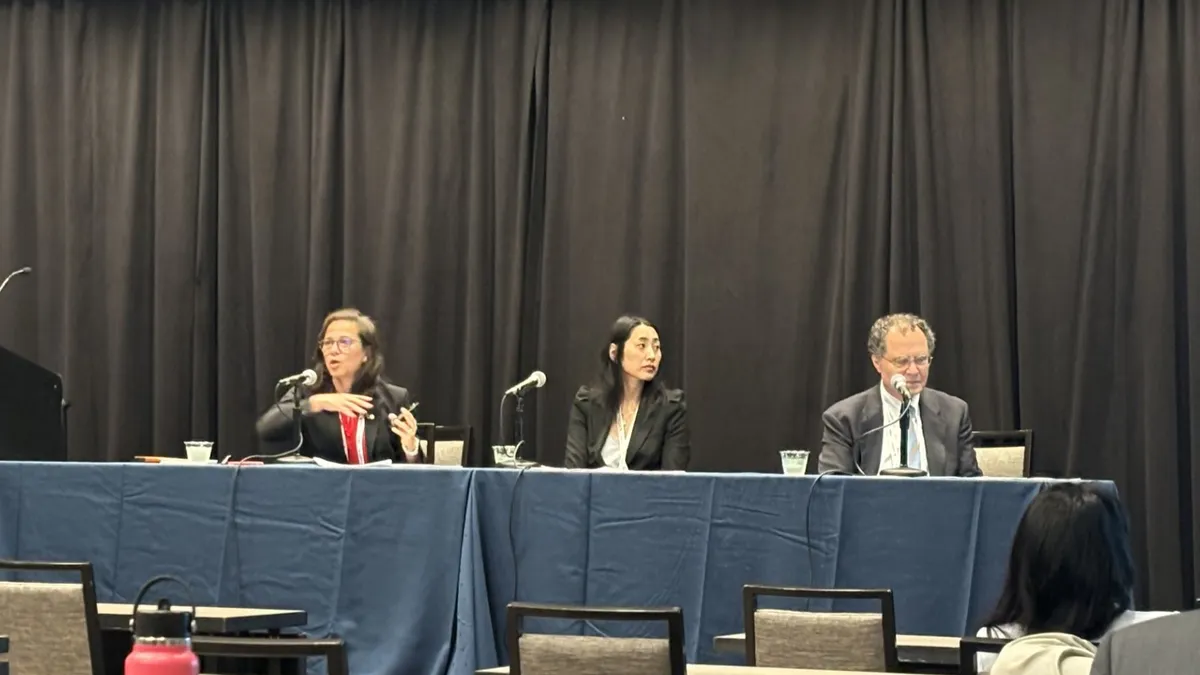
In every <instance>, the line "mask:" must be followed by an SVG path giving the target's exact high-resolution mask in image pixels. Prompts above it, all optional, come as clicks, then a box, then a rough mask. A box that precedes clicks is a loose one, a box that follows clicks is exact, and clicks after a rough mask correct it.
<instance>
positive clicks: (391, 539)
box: [0, 462, 1041, 675]
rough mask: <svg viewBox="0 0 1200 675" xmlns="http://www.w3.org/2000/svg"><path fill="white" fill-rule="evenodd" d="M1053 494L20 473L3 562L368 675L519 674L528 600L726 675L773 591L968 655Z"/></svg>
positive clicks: (212, 469) (1004, 488) (466, 473)
mask: <svg viewBox="0 0 1200 675" xmlns="http://www.w3.org/2000/svg"><path fill="white" fill-rule="evenodd" d="M1040 485H1041V482H1039V481H1021V480H988V479H978V480H960V479H912V480H910V479H894V478H892V479H887V478H842V477H834V476H826V477H823V478H822V479H821V480H820V482H819V483H816V488H815V489H816V493H815V494H814V495H812V500H811V508H812V513H811V515H810V518H809V520H810V522H808V523H806V519H805V508H806V506H807V505H808V504H809V497H810V492H812V490H813V489H814V478H812V477H784V476H779V475H775V476H768V475H752V474H679V475H662V474H658V475H655V474H614V473H596V472H565V471H552V470H551V471H546V470H527V471H524V472H517V471H511V470H495V469H481V470H463V469H437V468H429V467H420V468H416V467H407V468H353V469H352V468H336V469H328V468H318V467H311V466H285V467H245V468H240V469H237V468H233V467H219V466H195V467H193V466H176V465H141V464H80V463H63V464H36V463H15V462H0V557H3V558H17V559H26V560H76V561H78V560H90V561H91V562H92V563H93V564H94V565H95V568H96V577H97V591H98V594H99V598H100V600H101V601H118V602H120V601H124V602H128V601H131V600H132V599H133V596H134V595H135V594H136V592H137V590H138V588H139V586H140V585H141V583H142V582H143V581H145V580H146V579H147V578H149V577H151V576H154V575H157V574H164V573H165V574H175V575H178V576H180V577H182V578H184V579H186V580H187V581H188V582H189V583H191V584H192V587H193V590H194V591H195V594H196V602H198V603H201V604H214V605H227V606H229V605H232V606H249V607H281V608H289V609H291V608H298V609H304V610H306V611H307V612H308V617H309V623H308V625H307V626H306V627H305V629H306V630H307V631H308V632H310V633H312V634H314V635H327V634H330V633H336V634H338V635H341V636H343V637H345V638H346V640H347V643H348V644H349V646H350V662H351V670H352V672H354V673H356V674H357V675H399V674H408V673H414V674H422V675H433V674H438V675H441V674H442V673H447V672H449V673H452V674H453V675H469V674H470V673H472V672H474V670H475V669H476V668H477V667H478V668H482V667H489V666H493V665H497V664H498V663H503V662H506V660H505V659H506V650H505V648H504V640H503V635H504V629H505V618H504V610H505V606H506V605H507V603H508V602H509V601H511V600H513V599H514V598H516V599H520V600H532V601H547V602H559V603H584V602H586V603H589V604H599V605H626V606H645V605H678V606H680V607H682V608H683V609H684V611H685V622H686V626H687V642H688V657H689V659H691V660H693V661H701V662H704V661H719V660H720V658H721V657H718V656H717V655H716V654H714V653H713V651H712V638H713V636H715V635H718V634H721V633H732V632H741V631H742V629H743V627H742V619H741V587H742V585H743V584H745V583H753V582H757V583H768V584H788V585H810V584H811V585H815V586H838V587H844V588H849V587H859V588H863V587H874V588H878V587H890V588H892V589H894V591H895V595H896V603H897V624H898V629H899V630H900V631H901V632H904V633H928V634H942V635H959V634H963V633H964V632H965V631H966V630H968V629H969V628H973V627H974V625H975V623H976V622H978V620H979V619H980V618H981V616H982V614H983V613H984V612H986V611H987V609H988V605H989V604H990V603H991V601H992V600H993V598H994V597H995V594H996V592H997V591H998V588H999V585H1000V583H1001V581H1002V576H1003V570H1004V565H1005V561H1006V557H1007V552H1008V545H1009V541H1010V540H1011V538H1012V533H1013V531H1014V529H1015V527H1016V523H1017V521H1018V519H1019V518H1020V514H1021V512H1022V510H1023V509H1024V506H1025V504H1026V503H1027V502H1028V501H1029V500H1030V499H1031V498H1032V497H1033V495H1034V493H1036V491H1037V490H1038V489H1039V486H1040ZM510 514H511V516H512V517H511V519H510ZM810 543H811V545H812V551H811V559H812V566H811V568H810V564H809V559H810V557H809V556H810V551H809V548H808V547H809V544H810ZM514 554H515V555H514ZM514 559H515V560H516V564H514ZM534 628H535V629H536V628H538V626H534ZM542 628H551V629H554V630H569V631H573V632H585V631H586V632H589V633H597V632H604V633H606V634H624V635H629V634H636V631H637V630H638V628H637V627H634V626H593V625H589V626H560V625H555V626H546V625H543V626H542ZM323 670H324V669H323V668H310V672H314V673H316V672H323Z"/></svg>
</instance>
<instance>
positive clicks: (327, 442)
mask: <svg viewBox="0 0 1200 675" xmlns="http://www.w3.org/2000/svg"><path fill="white" fill-rule="evenodd" d="M314 360H315V361H316V365H314V366H313V370H315V371H316V372H317V382H316V384H315V385H313V387H312V389H311V390H304V389H300V390H299V391H300V392H301V395H300V400H299V402H297V401H296V400H295V398H294V396H293V395H292V394H290V393H289V394H288V395H286V396H284V397H283V399H282V400H281V401H280V402H279V404H278V405H272V406H271V407H270V408H269V409H268V410H267V411H266V412H265V413H263V416H262V417H261V418H259V420H258V436H259V438H261V439H262V440H264V441H270V442H281V441H283V442H287V441H290V442H293V443H294V442H295V440H294V438H295V432H294V431H293V427H294V424H293V421H292V415H293V413H294V411H295V409H296V406H297V405H298V406H299V407H300V414H301V417H300V424H301V430H302V431H303V436H304V440H303V443H302V444H301V446H300V454H302V455H306V456H309V457H320V458H321V459H326V460H329V461H331V462H341V463H343V464H366V463H369V462H378V461H381V460H385V459H391V460H395V461H402V462H420V461H421V454H420V450H419V447H418V445H417V437H416V436H417V420H416V419H415V418H414V417H413V415H412V413H411V412H409V410H408V406H409V405H411V401H410V399H409V395H408V390H407V389H405V388H404V387H397V386H396V385H394V384H391V383H389V382H387V381H385V380H384V378H383V376H382V372H383V355H382V354H381V353H380V351H379V340H378V338H377V336H376V332H375V322H374V321H372V320H371V317H369V316H367V315H365V314H363V313H362V312H359V311H358V310H357V309H340V310H338V311H336V312H333V313H332V314H330V315H329V316H327V317H325V321H324V323H323V324H322V325H321V332H320V334H319V335H318V336H317V351H316V354H315V356H314Z"/></svg>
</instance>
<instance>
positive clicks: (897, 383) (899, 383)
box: [890, 373, 912, 397]
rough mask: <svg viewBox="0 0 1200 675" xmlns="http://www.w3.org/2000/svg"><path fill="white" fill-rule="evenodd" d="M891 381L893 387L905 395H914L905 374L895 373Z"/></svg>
mask: <svg viewBox="0 0 1200 675" xmlns="http://www.w3.org/2000/svg"><path fill="white" fill-rule="evenodd" d="M890 382H891V385H892V389H895V390H896V391H898V392H900V393H901V394H902V395H903V396H905V397H908V396H912V394H911V393H909V391H908V381H907V380H905V379H904V376H903V375H900V374H899V373H897V374H896V375H893V376H892V379H891V380H890Z"/></svg>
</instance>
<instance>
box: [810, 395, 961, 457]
mask: <svg viewBox="0 0 1200 675" xmlns="http://www.w3.org/2000/svg"><path fill="white" fill-rule="evenodd" d="M920 415H921V426H922V430H923V431H924V434H925V457H926V461H927V462H928V464H929V465H928V466H927V467H925V470H926V471H928V472H929V475H930V476H981V475H983V472H981V471H980V470H979V463H978V462H977V461H976V459H975V440H974V438H973V437H972V435H971V415H970V411H969V410H968V408H967V403H966V401H964V400H962V399H961V398H957V397H954V396H951V395H949V394H946V393H944V392H940V391H938V390H936V389H928V388H926V389H925V390H924V391H922V392H921V403H920ZM822 419H823V421H824V423H825V434H824V436H823V437H822V439H821V456H820V459H819V461H818V463H817V466H818V470H819V471H821V472H825V471H830V470H834V469H836V470H838V471H844V472H846V473H851V474H856V473H865V474H867V475H868V476H874V475H875V474H877V473H879V463H880V461H882V459H883V432H882V431H875V432H874V433H872V434H870V435H869V436H865V437H864V434H865V433H866V432H868V431H871V430H873V429H877V428H878V427H880V426H882V425H883V402H882V401H881V400H880V398H879V385H875V386H874V387H871V388H870V389H868V390H866V391H864V392H860V393H858V394H855V395H854V396H851V397H850V398H846V399H842V400H841V401H838V402H837V403H834V404H833V405H831V406H829V409H828V410H826V411H825V414H824V415H823V417H822ZM855 464H857V465H858V466H857V467H856V466H855ZM858 467H861V468H862V470H861V471H859V468H858Z"/></svg>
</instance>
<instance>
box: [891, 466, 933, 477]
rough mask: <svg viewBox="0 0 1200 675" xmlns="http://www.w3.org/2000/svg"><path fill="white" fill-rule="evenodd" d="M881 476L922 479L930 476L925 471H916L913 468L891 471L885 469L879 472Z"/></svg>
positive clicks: (897, 468) (907, 467) (899, 468)
mask: <svg viewBox="0 0 1200 675" xmlns="http://www.w3.org/2000/svg"><path fill="white" fill-rule="evenodd" d="M879 475H880V476H896V477H899V478H920V477H921V476H928V475H929V473H928V472H927V471H925V470H924V469H914V468H912V467H911V466H897V467H894V468H891V469H883V470H881V471H880V472H879Z"/></svg>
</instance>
